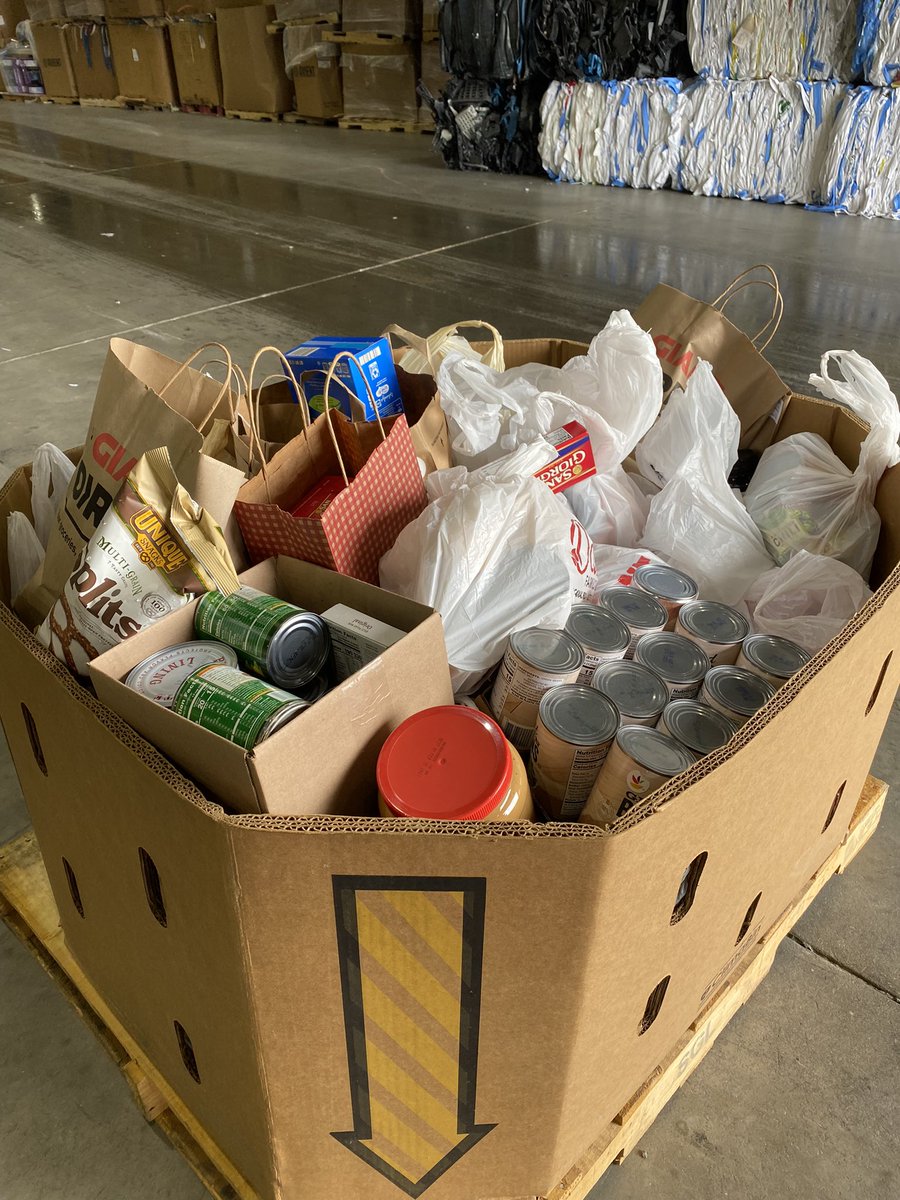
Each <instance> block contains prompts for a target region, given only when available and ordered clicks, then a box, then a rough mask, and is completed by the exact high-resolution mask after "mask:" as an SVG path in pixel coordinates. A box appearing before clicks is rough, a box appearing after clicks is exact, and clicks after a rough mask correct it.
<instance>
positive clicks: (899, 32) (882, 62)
mask: <svg viewBox="0 0 900 1200" xmlns="http://www.w3.org/2000/svg"><path fill="white" fill-rule="evenodd" d="M853 69H854V78H856V77H857V76H862V77H863V78H864V79H867V80H868V81H869V83H874V84H876V85H877V86H879V87H896V86H897V85H898V84H900V0H858V15H857V44H856V54H855V57H854V59H853Z"/></svg>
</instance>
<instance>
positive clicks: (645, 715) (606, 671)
mask: <svg viewBox="0 0 900 1200" xmlns="http://www.w3.org/2000/svg"><path fill="white" fill-rule="evenodd" d="M591 687H592V688H596V689H597V691H598V692H600V693H601V694H602V695H604V696H606V697H607V699H609V700H612V702H613V704H614V705H615V706H616V708H617V709H618V710H619V713H620V714H621V718H622V724H623V725H655V724H656V722H657V721H658V720H659V714H660V713H661V712H662V710H663V709H664V708H665V706H666V704H667V703H668V701H669V692H668V688H667V687H666V685H665V684H664V683H663V681H662V680H661V679H660V677H659V676H658V675H657V674H656V672H655V671H651V670H650V668H649V667H645V666H643V665H642V664H641V663H636V662H611V663H601V664H600V666H599V667H598V668H597V670H596V671H595V672H594V677H593V679H592V680H591Z"/></svg>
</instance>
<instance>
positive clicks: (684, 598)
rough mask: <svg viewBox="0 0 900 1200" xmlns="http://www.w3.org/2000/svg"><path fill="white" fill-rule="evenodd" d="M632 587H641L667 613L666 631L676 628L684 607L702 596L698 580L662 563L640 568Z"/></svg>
mask: <svg viewBox="0 0 900 1200" xmlns="http://www.w3.org/2000/svg"><path fill="white" fill-rule="evenodd" d="M632 586H633V587H639V588H640V589H641V591H642V592H647V593H648V594H649V595H651V596H653V597H655V599H657V600H658V601H659V602H660V604H661V605H662V606H663V608H664V609H665V610H666V612H667V613H668V614H669V619H668V621H667V622H666V629H668V630H672V629H674V628H675V621H676V619H677V617H678V612H679V610H680V609H681V607H682V605H684V604H690V602H691V601H692V600H696V599H697V597H698V596H699V595H700V589H699V587H698V586H697V581H696V579H691V577H690V575H685V573H684V571H677V570H676V569H675V568H674V567H664V566H663V565H662V564H661V563H651V564H650V565H649V566H646V567H638V569H637V570H636V571H635V573H634V576H633V578H632Z"/></svg>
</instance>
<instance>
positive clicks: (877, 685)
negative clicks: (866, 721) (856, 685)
mask: <svg viewBox="0 0 900 1200" xmlns="http://www.w3.org/2000/svg"><path fill="white" fill-rule="evenodd" d="M893 657H894V652H893V650H892V651H891V652H890V654H889V655H888V656H887V658H886V659H885V660H884V662H883V663H882V664H881V670H880V671H879V672H878V678H877V679H876V680H875V687H874V688H873V689H872V695H871V696H870V697H869V703H868V704H867V705H866V716H868V715H869V713H870V712H871V711H872V709H873V708H874V707H875V701H876V700H877V699H878V695H879V693H880V691H881V688H882V685H883V683H884V677H885V675H887V669H888V667H889V666H890V665H891V659H892V658H893Z"/></svg>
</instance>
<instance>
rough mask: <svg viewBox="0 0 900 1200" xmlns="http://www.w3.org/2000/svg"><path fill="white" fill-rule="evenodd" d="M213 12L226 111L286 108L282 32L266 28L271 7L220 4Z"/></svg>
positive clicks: (289, 99)
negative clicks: (217, 27) (214, 13)
mask: <svg viewBox="0 0 900 1200" xmlns="http://www.w3.org/2000/svg"><path fill="white" fill-rule="evenodd" d="M216 15H217V20H218V25H219V30H218V32H219V61H220V62H221V65H222V96H223V102H224V105H225V111H226V112H239V113H251V114H254V115H259V116H276V115H278V114H280V113H284V112H289V111H290V110H291V107H292V104H293V95H292V89H291V86H290V83H289V81H288V79H287V76H286V75H285V70H284V53H283V50H282V39H281V34H280V33H278V32H275V31H273V30H270V29H269V26H271V25H272V23H273V22H274V20H275V9H274V7H273V6H272V5H269V4H257V5H253V6H252V7H243V8H219V9H218V10H217V14H216Z"/></svg>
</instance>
